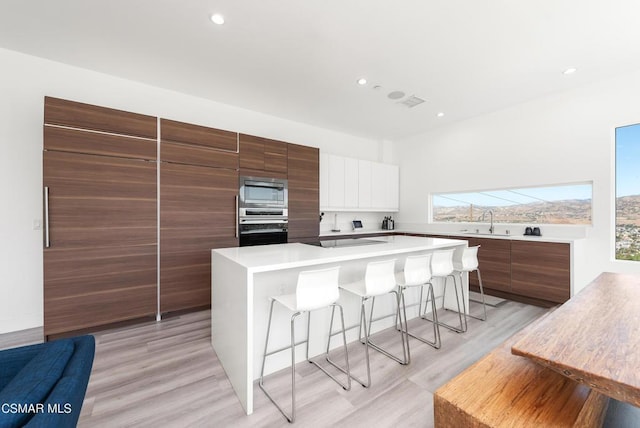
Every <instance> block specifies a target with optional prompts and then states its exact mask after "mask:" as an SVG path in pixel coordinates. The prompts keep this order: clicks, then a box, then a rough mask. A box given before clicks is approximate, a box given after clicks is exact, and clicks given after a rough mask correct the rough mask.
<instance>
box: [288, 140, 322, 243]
mask: <svg viewBox="0 0 640 428" xmlns="http://www.w3.org/2000/svg"><path fill="white" fill-rule="evenodd" d="M287 171H288V172H287V178H288V181H289V242H314V241H317V240H318V234H319V231H320V219H319V214H320V206H319V205H320V203H319V201H320V199H319V198H320V196H319V193H320V191H319V187H320V182H319V151H318V149H317V148H315V147H308V146H300V145H297V144H289V145H288V150H287Z"/></svg>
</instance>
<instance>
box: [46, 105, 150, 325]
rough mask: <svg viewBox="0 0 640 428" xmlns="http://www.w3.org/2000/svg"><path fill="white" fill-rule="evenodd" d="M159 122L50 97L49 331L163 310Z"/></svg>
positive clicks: (47, 119)
mask: <svg viewBox="0 0 640 428" xmlns="http://www.w3.org/2000/svg"><path fill="white" fill-rule="evenodd" d="M156 129H157V125H156V119H155V118H154V117H150V116H143V115H137V114H133V113H126V112H121V111H117V110H111V109H106V108H101V107H95V106H89V105H84V104H80V103H73V102H68V101H64V100H59V99H55V98H46V99H45V126H44V152H43V183H44V198H45V201H44V207H45V248H44V334H45V336H46V337H51V336H55V335H59V334H62V333H65V332H68V331H74V330H83V329H88V328H91V327H94V326H97V325H103V324H110V323H114V322H118V321H123V320H128V319H131V318H139V317H144V316H152V315H154V314H155V313H156V305H157V298H156V295H157V293H156V289H157V281H156V276H157V274H156V272H157V228H156V223H157V195H156V190H157V183H156V171H157V170H156V160H155V159H156V146H157V144H156Z"/></svg>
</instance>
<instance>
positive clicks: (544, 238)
mask: <svg viewBox="0 0 640 428" xmlns="http://www.w3.org/2000/svg"><path fill="white" fill-rule="evenodd" d="M378 233H389V234H393V233H419V234H427V235H444V236H454V237H460V238H465V239H469V238H487V239H508V240H511V241H533V242H558V243H563V244H571V243H573V242H575V241H576V240H578V239H584V238H562V237H552V236H546V235H542V236H525V235H515V234H512V235H504V234H496V235H491V234H485V233H482V234H479V233H472V232H443V231H425V230H421V231H416V230H414V229H404V228H401V229H394V230H383V229H365V230H359V231H354V230H343V231H340V232H320V238H331V237H335V238H336V239H338V238H340V237H343V236H347V235H358V236H360V235H361V236H367V235H372V234H378Z"/></svg>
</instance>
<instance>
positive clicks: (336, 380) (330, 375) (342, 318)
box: [307, 303, 351, 391]
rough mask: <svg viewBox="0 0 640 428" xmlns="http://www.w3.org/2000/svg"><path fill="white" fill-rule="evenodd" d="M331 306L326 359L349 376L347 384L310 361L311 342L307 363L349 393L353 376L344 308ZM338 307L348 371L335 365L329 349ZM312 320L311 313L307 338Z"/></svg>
mask: <svg viewBox="0 0 640 428" xmlns="http://www.w3.org/2000/svg"><path fill="white" fill-rule="evenodd" d="M331 306H332V309H331V323H330V324H329V339H328V340H327V352H326V353H325V359H326V360H327V362H328V363H329V364H331V365H332V366H333V367H335V368H336V369H338V370H340V371H341V372H342V373H344V374H346V375H347V383H346V384H344V383H342V382H340V381H339V380H338V379H337V378H336V377H335V376H333V375H332V374H331V373H329V372H328V371H327V370H326V369H325V368H324V367H322V366H321V365H319V364H318V363H316V362H315V361H312V360H310V359H309V342H308V341H307V361H309V362H310V363H311V364H313V365H315V366H316V367H317V368H319V369H320V370H321V371H322V372H323V373H324V374H326V375H327V376H329V377H330V378H331V379H333V381H334V382H335V383H337V384H338V385H340V386H341V387H342V389H344V390H345V391H349V390H350V389H351V376H350V374H351V371H350V369H349V353H348V352H347V335H346V333H345V328H344V313H343V311H342V306H340V305H339V304H337V303H334V304H333V305H331ZM336 306H337V307H338V308H339V309H340V320H341V322H342V343H343V347H344V363H345V367H346V369H344V368H342V367H340V366H339V365H337V364H336V363H334V362H333V361H332V360H331V359H330V358H329V348H330V347H331V336H332V334H333V332H332V330H333V318H334V314H335V311H336ZM310 320H311V313H309V322H308V324H307V338H308V337H309V326H310V324H311V321H310Z"/></svg>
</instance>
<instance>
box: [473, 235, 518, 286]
mask: <svg viewBox="0 0 640 428" xmlns="http://www.w3.org/2000/svg"><path fill="white" fill-rule="evenodd" d="M476 245H480V249H479V250H478V262H479V266H480V274H481V275H482V285H483V287H484V288H485V289H492V290H499V291H506V292H510V291H511V241H509V240H506V239H489V238H470V239H469V246H470V247H474V246H476ZM469 286H470V287H471V288H472V289H476V288H478V289H479V284H478V277H477V275H476V274H470V275H469Z"/></svg>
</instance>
